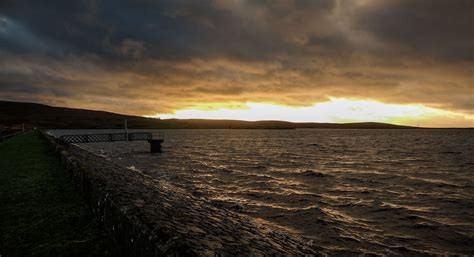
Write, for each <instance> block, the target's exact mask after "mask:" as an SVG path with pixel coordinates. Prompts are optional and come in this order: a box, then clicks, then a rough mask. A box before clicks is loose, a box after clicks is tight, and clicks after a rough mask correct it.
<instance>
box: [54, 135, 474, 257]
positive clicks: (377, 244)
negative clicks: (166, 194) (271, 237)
mask: <svg viewBox="0 0 474 257" xmlns="http://www.w3.org/2000/svg"><path fill="white" fill-rule="evenodd" d="M140 131H143V130H140ZM162 131H164V132H165V142H164V144H163V153H158V154H150V153H149V144H148V143H147V142H146V141H145V142H115V143H91V144H82V145H81V146H82V147H84V148H87V149H89V150H91V151H93V152H95V153H98V154H101V155H104V156H106V157H107V158H109V159H110V160H112V161H114V162H117V163H119V164H121V165H123V166H126V167H129V168H130V170H131V171H133V170H135V169H138V170H141V171H143V172H145V173H147V174H149V175H152V176H154V177H156V178H160V179H164V180H167V181H170V182H171V183H173V184H175V185H178V186H180V187H183V188H186V189H187V190H189V191H190V192H191V193H193V194H194V195H196V196H198V197H204V198H207V199H209V200H211V201H212V203H213V204H215V205H216V206H222V208H229V209H233V210H235V211H237V212H240V213H244V214H246V215H250V216H253V217H257V218H261V219H263V220H265V221H268V222H271V223H274V224H276V225H278V226H281V227H283V228H285V229H287V230H288V231H290V232H291V233H295V234H298V235H301V236H303V237H305V238H306V239H307V240H308V241H309V242H310V243H312V244H314V245H315V246H316V247H317V248H318V249H321V250H322V251H323V252H326V253H329V254H334V253H346V254H351V253H354V254H363V253H376V254H401V255H405V254H440V253H441V254H442V253H447V254H466V255H472V254H474V130H455V129H452V130H425V129H419V130H322V129H315V130H162ZM85 132H87V133H98V132H110V130H107V131H104V130H94V131H91V130H88V131H80V130H74V131H71V130H69V131H54V132H53V134H56V135H61V134H80V133H85ZM121 132H122V131H121Z"/></svg>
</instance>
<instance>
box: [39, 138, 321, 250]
mask: <svg viewBox="0 0 474 257" xmlns="http://www.w3.org/2000/svg"><path fill="white" fill-rule="evenodd" d="M43 135H44V136H45V137H46V138H47V139H48V142H49V143H50V146H51V147H52V148H53V149H55V151H56V152H57V153H58V154H59V156H60V159H61V162H62V164H63V165H64V166H65V170H66V172H67V173H69V174H70V175H71V177H72V179H73V181H74V184H75V185H76V188H77V189H78V190H79V191H80V192H81V193H82V194H83V196H84V197H85V198H86V200H87V201H88V202H89V205H90V207H92V208H93V210H94V212H95V214H96V215H97V217H98V218H99V220H100V221H101V223H103V225H104V228H105V229H106V230H107V231H108V232H109V234H111V236H112V237H113V238H114V239H115V241H116V243H117V244H118V245H119V246H121V247H122V248H123V249H122V251H123V252H124V253H125V254H126V255H141V256H157V255H163V254H177V255H180V254H185V255H264V254H277V255H281V254H290V255H305V254H310V255H316V254H317V252H316V250H315V249H314V247H313V246H312V245H310V244H308V243H307V242H304V241H303V240H302V239H301V238H299V237H294V236H293V235H289V234H288V233H283V232H281V231H280V229H279V228H277V227H272V226H269V225H268V224H265V225H264V224H262V222H259V221H258V220H257V219H255V218H251V217H249V216H246V215H242V214H238V213H235V212H232V211H230V210H227V209H223V208H217V207H215V206H212V205H211V204H210V203H208V202H205V201H203V200H202V199H197V198H196V197H194V196H192V195H191V194H190V193H188V192H186V191H185V190H183V189H180V188H177V187H175V186H173V185H170V184H169V183H166V182H164V181H159V180H156V179H153V178H152V177H150V176H148V175H145V174H143V173H141V172H130V170H129V169H126V168H124V167H121V166H119V165H117V164H114V163H113V162H110V161H108V160H106V159H105V158H103V157H101V156H98V155H96V154H93V153H90V152H88V151H86V150H84V149H81V148H80V147H78V146H75V145H68V146H61V145H58V144H57V143H56V142H55V140H54V138H53V137H51V136H49V135H47V134H46V133H43Z"/></svg>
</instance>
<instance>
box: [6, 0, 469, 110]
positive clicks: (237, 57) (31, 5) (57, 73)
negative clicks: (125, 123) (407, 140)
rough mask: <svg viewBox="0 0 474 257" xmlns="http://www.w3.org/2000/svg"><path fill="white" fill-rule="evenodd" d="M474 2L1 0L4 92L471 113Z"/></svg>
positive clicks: (110, 104)
mask: <svg viewBox="0 0 474 257" xmlns="http://www.w3.org/2000/svg"><path fill="white" fill-rule="evenodd" d="M473 5H474V4H473V2H472V1H464V0H453V1H444V0H423V1H422V0H404V1H402V0H387V1H376V0H372V1H371V0H354V1H340V0H339V1H337V0H326V1H323V0H312V1H311V0H276V1H270V0H267V1H265V0H262V1H247V0H203V1H184V0H156V1H151V0H138V1H131V0H130V1H115V0H114V1H113V0H77V1H59V0H48V1H46V0H45V1H37V0H35V1H33V0H31V1H2V2H1V3H0V58H1V60H0V71H1V72H0V76H1V77H0V82H1V83H0V97H3V98H5V97H9V98H10V97H12V98H15V97H17V98H18V99H20V98H21V99H24V98H28V97H32V98H33V96H35V97H34V98H35V99H42V101H45V102H52V101H65V102H66V103H67V104H69V105H74V106H81V107H88V106H91V107H95V108H103V109H106V110H114V111H121V112H123V111H124V107H127V109H126V110H125V111H126V112H130V113H136V114H152V113H156V112H169V111H172V110H175V109H177V108H184V107H192V106H194V105H196V104H199V103H202V102H211V101H215V102H239V101H264V102H275V103H283V104H291V105H309V104H312V103H314V102H315V101H321V100H324V99H327V97H330V96H335V97H359V98H372V99H379V100H384V101H389V102H401V103H423V104H427V105H430V106H434V107H441V108H447V109H452V110H461V111H464V112H466V111H468V112H471V111H472V102H474V99H473V97H474V96H473V95H474V92H473V91H474V81H473V75H472V74H474V68H473V67H474V33H473V32H474V31H473V27H474V20H473V19H474V18H473V17H474V13H473V12H474V6H473ZM132 99H135V100H134V101H132Z"/></svg>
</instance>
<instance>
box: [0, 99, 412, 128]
mask: <svg viewBox="0 0 474 257" xmlns="http://www.w3.org/2000/svg"><path fill="white" fill-rule="evenodd" d="M124 119H127V122H128V126H129V127H130V128H136V129H151V128H155V129H156V128H159V129H184V128H196V129H297V128H330V129H404V128H414V127H409V126H399V125H393V124H386V123H377V122H363V123H344V124H339V123H313V122H304V123H297V122H286V121H241V120H206V119H163V120H160V119H154V118H145V117H140V116H131V115H123V114H117V113H112V112H105V111H93V110H85V109H73V108H65V107H53V106H48V105H44V104H37V103H23V102H9V101H0V126H4V127H9V126H13V125H17V124H22V123H24V124H27V125H28V126H29V127H31V126H35V127H41V128H50V129H52V128H56V129H58V128H62V129H85V128H90V129H100V128H123V126H124Z"/></svg>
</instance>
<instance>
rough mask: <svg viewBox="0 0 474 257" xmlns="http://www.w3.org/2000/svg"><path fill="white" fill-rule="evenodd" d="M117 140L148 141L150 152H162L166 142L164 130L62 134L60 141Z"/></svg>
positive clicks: (68, 142)
mask: <svg viewBox="0 0 474 257" xmlns="http://www.w3.org/2000/svg"><path fill="white" fill-rule="evenodd" d="M116 141H148V143H150V152H151V153H156V152H161V143H163V142H164V134H163V132H153V133H152V132H133V133H104V134H80V135H77V134H75V135H62V136H60V137H59V138H58V142H59V143H62V144H78V143H80V144H83V143H103V142H116Z"/></svg>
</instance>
